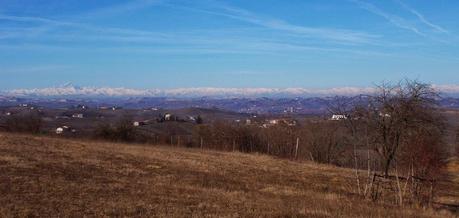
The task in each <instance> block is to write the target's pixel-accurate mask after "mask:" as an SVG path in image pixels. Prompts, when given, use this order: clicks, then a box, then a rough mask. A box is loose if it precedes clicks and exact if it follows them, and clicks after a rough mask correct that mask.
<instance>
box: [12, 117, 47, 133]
mask: <svg viewBox="0 0 459 218" xmlns="http://www.w3.org/2000/svg"><path fill="white" fill-rule="evenodd" d="M42 124H43V122H42V120H41V116H40V115H39V114H38V113H36V112H27V113H21V114H15V115H12V116H10V117H9V118H8V119H7V120H6V122H5V126H6V130H7V131H10V132H24V133H33V134H36V133H39V132H40V130H41V127H42Z"/></svg>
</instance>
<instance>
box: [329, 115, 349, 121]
mask: <svg viewBox="0 0 459 218" xmlns="http://www.w3.org/2000/svg"><path fill="white" fill-rule="evenodd" d="M330 120H347V116H346V115H342V114H333V115H332V117H331V119H330Z"/></svg>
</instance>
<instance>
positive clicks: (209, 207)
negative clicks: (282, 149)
mask: <svg viewBox="0 0 459 218" xmlns="http://www.w3.org/2000/svg"><path fill="white" fill-rule="evenodd" d="M352 184H353V177H352V171H351V170H349V169H342V168H336V167H331V166H327V165H318V164H314V163H310V162H295V161H289V160H284V159H276V158H273V157H269V156H264V155H257V154H242V153H237V152H235V153H225V152H216V151H207V150H199V149H186V148H179V147H161V146H155V147H153V146H146V145H134V144H116V143H105V142H95V141H72V140H64V139H56V138H47V137H40V136H28V135H14V134H6V133H0V205H2V206H1V207H0V216H1V217H18V216H19V217H25V216H39V217H50V216H52V217H56V216H60V217H67V216H78V217H80V216H95V217H101V216H150V217H151V216H157V217H205V216H208V217H411V216H416V217H453V214H451V213H450V212H448V211H446V210H433V209H422V208H399V207H396V206H391V205H383V204H376V203H371V202H369V201H366V200H362V199H361V198H359V197H358V196H356V195H355V194H354V192H353V188H352V187H353V185H352Z"/></svg>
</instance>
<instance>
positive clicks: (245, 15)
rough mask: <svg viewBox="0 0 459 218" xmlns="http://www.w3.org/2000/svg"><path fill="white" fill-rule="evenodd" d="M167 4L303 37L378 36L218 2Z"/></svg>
mask: <svg viewBox="0 0 459 218" xmlns="http://www.w3.org/2000/svg"><path fill="white" fill-rule="evenodd" d="M169 6H172V7H176V8H182V9H186V10H191V11H195V12H200V13H207V14H212V15H217V16H223V17H227V18H231V19H235V20H239V21H243V22H247V23H250V24H254V25H257V26H261V27H264V28H269V29H272V30H277V31H285V32H289V33H292V34H300V35H301V36H304V37H309V38H318V39H326V40H332V41H336V42H347V43H359V44H361V43H370V42H372V41H373V40H374V39H376V38H379V36H378V35H374V34H369V33H366V32H362V31H355V30H348V29H337V28H325V27H323V28H322V27H321V28H319V27H308V26H300V25H295V24H291V23H289V22H286V21H284V20H281V19H276V18H269V17H265V16H262V15H259V14H256V13H253V12H250V11H248V10H245V9H241V8H237V7H233V6H229V5H226V4H223V3H220V2H214V4H211V7H212V9H201V8H195V7H185V6H180V5H174V4H169Z"/></svg>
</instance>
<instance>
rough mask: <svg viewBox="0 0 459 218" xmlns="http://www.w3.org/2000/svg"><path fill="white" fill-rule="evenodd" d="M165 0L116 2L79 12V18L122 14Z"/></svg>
mask: <svg viewBox="0 0 459 218" xmlns="http://www.w3.org/2000/svg"><path fill="white" fill-rule="evenodd" d="M164 1H165V0H135V1H128V2H127V3H123V4H116V5H111V6H108V7H104V8H98V9H95V10H92V11H89V12H86V13H83V14H80V15H79V17H80V18H97V17H105V16H114V15H119V14H123V13H126V12H132V11H136V10H141V9H145V8H148V7H150V6H152V5H156V4H160V3H162V2H164Z"/></svg>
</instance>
